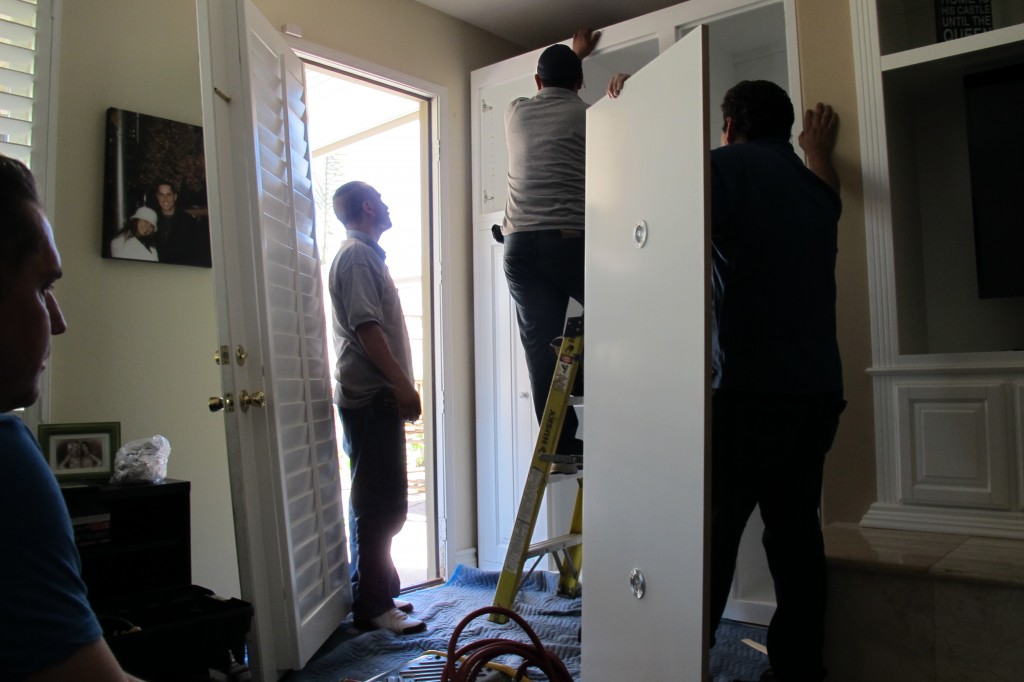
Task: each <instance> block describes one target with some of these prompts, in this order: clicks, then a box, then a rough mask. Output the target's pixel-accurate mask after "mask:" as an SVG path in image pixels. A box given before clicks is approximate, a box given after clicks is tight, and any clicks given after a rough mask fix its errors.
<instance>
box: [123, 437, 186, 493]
mask: <svg viewBox="0 0 1024 682" xmlns="http://www.w3.org/2000/svg"><path fill="white" fill-rule="evenodd" d="M170 455H171V443H170V441H168V440H167V439H166V438H164V437H163V436H153V437H152V438H140V439H138V440H133V441H131V442H128V443H125V444H124V445H122V446H121V447H120V448H118V450H117V454H115V455H114V475H113V476H111V477H110V483H111V484H112V485H121V484H124V483H159V482H161V481H162V480H164V479H165V478H166V477H167V458H168V457H170Z"/></svg>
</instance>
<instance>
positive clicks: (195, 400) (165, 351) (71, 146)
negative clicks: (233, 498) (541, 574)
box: [50, 0, 518, 596]
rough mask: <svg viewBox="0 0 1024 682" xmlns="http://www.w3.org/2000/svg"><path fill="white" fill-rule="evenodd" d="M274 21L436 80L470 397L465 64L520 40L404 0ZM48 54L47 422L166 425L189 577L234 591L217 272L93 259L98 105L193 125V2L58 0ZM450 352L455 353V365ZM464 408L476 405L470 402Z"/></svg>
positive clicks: (463, 542)
mask: <svg viewBox="0 0 1024 682" xmlns="http://www.w3.org/2000/svg"><path fill="white" fill-rule="evenodd" d="M256 4H257V5H258V7H259V8H260V9H261V10H262V11H263V12H264V13H265V14H266V15H267V16H268V18H269V19H270V22H271V24H272V25H275V26H280V25H281V24H283V23H285V22H289V23H294V24H299V25H301V26H302V27H303V28H304V29H305V38H306V40H308V41H310V42H314V43H319V44H322V45H324V46H326V47H328V48H330V49H332V50H334V51H338V52H344V53H346V54H350V55H353V56H355V57H358V58H359V59H362V60H366V61H370V62H375V63H378V64H380V65H381V66H384V67H386V68H389V69H392V70H397V71H401V72H405V73H408V74H409V75H412V76H415V77H418V78H421V79H424V80H428V81H431V82H433V83H437V84H439V85H442V86H444V87H446V88H447V90H448V96H449V102H448V111H449V115H450V121H449V131H450V140H449V145H450V147H449V150H448V159H449V167H448V169H447V173H448V177H447V180H448V183H449V187H450V188H451V192H450V194H449V196H448V200H449V201H450V212H449V216H450V224H449V225H447V226H446V228H447V229H448V230H450V231H451V233H452V235H453V237H452V239H451V242H452V245H453V247H452V254H451V256H452V264H451V268H450V270H449V272H448V273H447V278H448V279H447V282H448V284H449V286H450V287H451V290H452V291H453V292H455V294H454V295H453V306H452V308H453V309H452V310H450V311H448V314H450V315H451V320H452V329H453V330H454V337H455V339H454V347H453V348H452V349H451V351H452V358H453V359H454V361H455V362H457V363H458V364H457V365H456V366H455V368H454V376H455V386H453V387H452V391H451V395H452V396H454V397H455V399H457V400H463V401H469V402H470V404H471V401H472V395H473V393H472V387H473V370H472V348H473V345H472V308H471V300H472V278H471V276H472V264H471V261H470V248H469V244H470V234H471V230H470V209H469V204H470V202H469V193H468V186H469V183H470V180H469V109H468V106H469V105H468V93H469V72H470V71H471V70H472V69H475V68H477V67H480V66H483V65H485V64H488V63H492V62H495V61H500V60H501V59H504V58H505V57H508V56H511V55H512V54H515V53H516V52H517V51H518V50H517V49H516V48H514V47H513V46H512V45H510V44H508V43H506V42H504V41H501V40H498V39H496V38H494V37H493V36H490V35H489V34H486V33H483V32H481V31H479V30H476V29H473V28H470V27H469V26H468V25H466V24H463V23H461V22H456V21H454V20H452V19H449V18H447V17H445V16H444V15H441V14H439V13H437V12H434V11H433V10H429V9H427V8H426V7H424V6H422V5H419V4H417V3H414V2H411V0H345V1H339V0H305V1H304V2H297V1H294V0H260V1H259V2H257V3H256ZM62 5H63V23H62V34H61V52H60V83H59V85H60V91H59V100H58V107H59V109H58V139H57V172H56V185H55V188H54V191H55V196H56V207H55V210H54V214H53V216H52V218H53V223H54V232H55V234H56V238H57V242H58V246H59V248H60V251H61V254H62V256H63V258H64V266H65V267H64V269H65V277H64V281H62V282H61V284H60V287H59V290H58V295H59V297H60V302H61V305H62V306H63V308H64V312H65V315H66V316H67V318H68V322H69V330H68V332H67V334H65V335H64V336H63V337H60V338H57V339H55V342H54V347H53V356H52V359H51V362H50V367H51V389H50V405H51V421H53V422H79V421H82V422H87V421H119V422H121V434H122V440H123V441H127V440H131V439H135V438H141V437H145V436H151V435H154V434H162V435H164V436H167V438H168V439H169V440H170V442H171V446H172V453H171V458H170V464H169V470H168V473H169V476H171V477H173V478H180V479H186V480H189V481H191V482H192V546H193V549H192V552H193V557H192V565H193V581H194V582H196V583H198V584H201V585H205V586H206V587H209V588H211V589H213V590H215V591H216V592H219V593H221V594H225V595H229V596H236V595H237V594H238V574H237V562H236V558H235V545H234V529H233V522H232V517H231V506H230V494H229V489H228V470H227V459H226V450H225V439H224V430H223V419H222V417H221V416H220V415H211V414H210V413H209V411H208V410H207V407H206V401H207V398H208V397H210V396H214V395H218V394H219V392H220V374H219V370H218V368H217V367H216V366H215V365H214V364H213V353H214V350H215V349H216V348H217V346H218V338H217V322H216V312H215V304H214V291H213V276H212V272H211V271H210V270H208V269H200V268H189V267H183V266H171V265H153V264H150V263H136V262H129V261H116V260H103V259H102V258H100V255H99V254H100V234H101V225H100V222H101V217H102V214H103V213H102V211H103V204H102V201H103V198H102V194H103V159H104V130H105V128H104V126H105V120H104V114H105V112H106V110H107V108H108V107H117V108H121V109H127V110H131V111H138V112H141V113H145V114H150V115H154V116H160V117H163V118H168V119H172V120H176V121H183V122H186V123H191V124H196V125H201V124H202V107H201V103H200V90H199V88H200V85H199V61H198V53H197V40H198V38H197V29H196V11H195V4H194V2H192V0H175V1H174V2H168V1H166V0H93V1H92V2H65V3H62ZM460 359H461V360H460ZM469 414H472V412H471V411H470V412H469ZM450 436H451V437H452V442H453V445H454V447H453V449H452V451H453V452H455V453H461V455H462V456H461V458H460V461H458V462H456V463H455V466H456V471H458V472H459V480H458V491H457V494H460V495H463V496H468V498H469V499H470V500H472V499H474V498H473V495H474V492H473V491H474V484H473V442H474V434H473V424H472V420H465V422H464V423H461V424H457V425H456V433H454V434H450ZM462 507H463V509H465V512H464V518H460V519H458V520H457V524H456V527H457V528H458V529H459V535H458V537H456V538H454V541H455V543H456V549H463V548H467V547H472V546H474V545H475V532H476V529H475V526H474V520H473V512H474V510H475V503H473V502H472V501H470V503H468V504H464V505H462Z"/></svg>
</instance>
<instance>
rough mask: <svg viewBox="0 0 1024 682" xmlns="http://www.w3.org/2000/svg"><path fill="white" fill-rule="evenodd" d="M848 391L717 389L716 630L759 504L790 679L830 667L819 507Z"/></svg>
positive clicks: (779, 645)
mask: <svg viewBox="0 0 1024 682" xmlns="http://www.w3.org/2000/svg"><path fill="white" fill-rule="evenodd" d="M845 407H846V401H845V400H843V398H842V396H841V395H840V394H815V395H808V396H788V395H758V394H740V393H728V394H725V393H718V394H716V395H714V397H713V398H712V406H711V453H712V454H711V457H712V463H711V623H710V626H711V630H710V631H711V632H712V633H714V632H715V630H716V629H717V627H718V622H719V621H720V620H721V617H722V611H723V610H724V609H725V604H726V601H727V600H728V597H729V589H730V587H731V585H732V578H733V573H734V571H735V569H736V553H737V551H738V549H739V544H740V538H741V537H742V535H743V529H744V527H745V526H746V524H747V519H748V518H750V513H751V512H752V511H753V510H754V506H755V505H759V507H760V510H761V518H762V519H763V520H764V534H763V536H762V544H763V545H764V549H765V554H766V556H767V558H768V568H769V570H770V571H771V574H772V581H773V582H774V584H775V598H776V602H777V607H776V609H775V614H774V616H773V617H772V620H771V623H770V625H769V626H768V655H769V661H770V662H771V665H772V669H773V670H774V671H775V673H776V674H777V675H778V676H779V677H780V678H781V679H783V680H791V679H792V680H806V681H808V682H813V681H815V680H822V679H824V677H825V667H824V664H823V662H822V658H821V649H822V644H823V641H824V637H823V630H824V626H825V580H826V567H825V544H824V541H823V539H822V535H821V523H820V519H819V516H818V512H819V507H820V504H821V479H822V471H823V469H824V464H825V455H826V454H827V453H828V451H829V449H830V448H831V447H832V441H833V439H834V438H835V434H836V429H837V428H838V427H839V415H840V414H841V413H842V411H843V409H844V408H845Z"/></svg>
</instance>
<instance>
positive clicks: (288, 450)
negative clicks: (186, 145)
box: [197, 0, 351, 680]
mask: <svg viewBox="0 0 1024 682" xmlns="http://www.w3.org/2000/svg"><path fill="white" fill-rule="evenodd" d="M197 8H198V18H199V36H200V38H199V48H200V70H201V82H202V98H203V124H204V128H205V136H204V137H205V146H206V164H207V181H208V185H209V187H208V189H209V196H210V225H211V232H212V235H213V245H214V250H213V252H214V273H215V277H214V279H215V282H216V295H217V302H218V318H219V333H220V335H221V344H222V346H221V352H220V353H219V362H220V364H221V371H222V379H223V390H224V397H225V398H228V397H230V398H231V399H232V401H233V403H232V404H233V410H230V408H229V409H226V410H225V415H224V416H225V425H226V432H227V442H228V457H229V466H230V472H231V484H232V490H231V493H232V506H233V508H234V513H235V532H236V537H237V545H238V552H239V570H240V573H241V576H240V578H241V588H242V597H243V598H245V599H247V600H249V601H251V602H252V603H253V604H254V605H255V626H254V629H253V641H252V644H253V646H252V647H251V649H250V664H252V665H253V667H254V668H255V673H256V677H255V679H267V680H269V679H275V680H276V679H278V678H279V677H281V675H282V673H283V672H284V671H287V670H289V669H297V668H300V667H302V666H303V665H304V664H305V663H306V661H308V660H309V658H310V656H312V655H313V653H314V652H315V651H316V649H317V648H318V647H319V646H320V644H322V643H323V642H324V640H326V638H327V637H328V636H329V635H330V634H331V633H332V632H333V631H334V629H335V628H336V627H337V625H338V623H339V622H341V620H342V619H343V618H344V617H345V615H346V614H347V613H348V611H349V608H350V606H351V591H350V587H349V583H348V568H347V566H346V562H347V559H346V553H345V542H346V541H345V525H344V518H343V514H342V505H341V486H340V483H339V474H338V454H337V452H338V450H337V445H336V441H335V435H334V419H333V410H334V406H333V404H332V395H331V378H330V370H329V367H328V364H329V363H328V361H327V333H326V329H325V324H324V315H323V310H324V308H323V300H322V299H323V295H322V290H321V286H320V267H319V258H318V254H317V244H316V242H315V237H314V227H313V205H314V202H313V195H312V182H311V179H310V164H309V145H308V135H307V133H306V122H305V121H306V119H305V104H304V97H303V95H304V90H305V85H304V78H303V70H302V65H301V63H300V62H299V60H298V58H297V57H296V56H295V55H294V53H293V52H292V51H291V50H290V49H289V48H288V46H287V45H286V44H285V43H284V41H283V39H282V38H281V37H280V36H279V34H278V33H277V31H275V30H274V29H273V28H272V27H271V26H270V24H269V23H267V21H266V20H265V19H264V18H263V17H262V16H261V15H260V14H259V13H258V12H257V11H256V10H255V8H254V7H253V6H252V4H251V2H250V1H249V0H224V1H221V0H197ZM260 391H262V392H264V393H265V405H261V404H260V402H261V401H259V400H258V399H256V400H253V399H251V398H250V400H248V401H247V400H245V396H244V395H243V392H244V393H246V394H248V395H249V396H252V395H253V394H256V395H257V396H258V395H259V392H260ZM247 402H248V403H249V405H248V406H247V404H246V403H247Z"/></svg>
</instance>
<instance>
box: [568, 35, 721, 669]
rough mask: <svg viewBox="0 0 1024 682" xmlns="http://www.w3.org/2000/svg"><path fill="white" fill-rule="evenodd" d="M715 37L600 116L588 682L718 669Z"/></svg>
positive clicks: (589, 387) (593, 130) (636, 79)
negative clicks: (712, 402)
mask: <svg viewBox="0 0 1024 682" xmlns="http://www.w3.org/2000/svg"><path fill="white" fill-rule="evenodd" d="M706 82H707V46H706V29H705V27H703V26H700V27H697V28H696V29H694V30H692V31H691V32H690V33H689V34H688V35H686V36H685V37H684V38H683V39H681V40H680V41H679V42H678V43H676V44H675V45H674V46H672V47H671V48H669V49H668V50H666V51H665V52H664V53H662V55H661V56H659V57H658V58H657V59H655V60H654V61H652V62H650V63H649V64H648V65H647V66H645V67H644V68H642V69H641V70H640V71H638V72H637V73H636V74H634V75H633V77H632V78H631V79H630V80H629V82H628V83H627V85H626V87H625V90H624V91H623V94H622V95H621V96H620V97H619V98H618V99H614V100H611V99H603V100H601V101H599V102H598V103H597V104H595V105H594V106H592V107H591V108H590V109H589V111H588V112H587V143H588V144H587V204H586V220H587V251H586V266H587V274H586V278H587V279H586V286H587V310H586V322H585V325H586V331H585V333H586V338H587V349H586V361H585V362H586V368H585V369H586V398H585V400H586V404H587V408H586V409H587V440H586V444H587V445H586V468H585V473H586V485H585V488H586V494H585V502H584V506H583V526H584V529H585V531H584V532H585V535H586V542H585V545H584V546H585V550H586V564H585V565H586V568H585V573H586V576H585V578H584V585H585V588H584V589H585V593H586V596H585V598H584V600H583V677H584V678H585V679H587V680H588V681H589V682H600V681H601V680H627V679H650V680H661V679H665V680H668V679H671V680H683V681H684V682H689V681H692V682H698V681H701V680H704V679H705V676H706V672H707V670H706V669H707V664H706V656H705V652H706V648H707V641H708V637H707V635H708V633H707V632H706V626H705V620H706V618H705V614H706V610H707V607H706V602H705V599H704V595H705V592H706V585H707V578H706V575H707V570H706V569H707V559H706V557H707V542H706V538H707V535H708V533H707V526H708V512H707V503H706V500H707V498H708V490H709V487H708V476H707V474H708V471H709V468H708V445H709V443H710V421H709V416H710V409H709V389H708V385H709V383H708V378H709V370H708V367H709V360H708V358H709V342H708V339H709V328H710V322H709V318H710V304H709V300H710V299H709V293H708V286H709V283H710V278H709V276H708V272H709V262H710V259H709V246H708V244H709V221H708V219H707V210H706V209H707V208H708V206H709V199H708V196H709V195H708V183H707V180H706V174H707V173H706V169H707V167H708V149H709V145H708V133H707V125H706V117H707V111H708V106H707V102H708V93H707V88H706Z"/></svg>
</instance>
